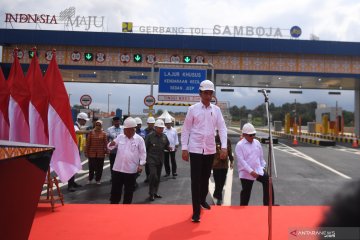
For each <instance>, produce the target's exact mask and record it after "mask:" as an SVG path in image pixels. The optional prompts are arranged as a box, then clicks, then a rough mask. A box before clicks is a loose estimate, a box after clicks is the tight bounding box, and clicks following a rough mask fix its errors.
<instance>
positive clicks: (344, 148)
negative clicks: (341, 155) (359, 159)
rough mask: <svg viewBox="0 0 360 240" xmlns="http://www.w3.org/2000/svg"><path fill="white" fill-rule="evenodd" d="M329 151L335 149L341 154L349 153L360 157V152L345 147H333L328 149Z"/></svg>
mask: <svg viewBox="0 0 360 240" xmlns="http://www.w3.org/2000/svg"><path fill="white" fill-rule="evenodd" d="M327 148H329V149H333V150H336V151H340V152H347V153H353V154H356V155H360V150H358V149H355V148H349V147H343V146H333V147H327Z"/></svg>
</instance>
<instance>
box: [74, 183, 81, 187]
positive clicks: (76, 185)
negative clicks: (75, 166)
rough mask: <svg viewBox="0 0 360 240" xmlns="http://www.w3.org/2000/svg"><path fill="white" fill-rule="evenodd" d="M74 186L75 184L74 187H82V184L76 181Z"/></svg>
mask: <svg viewBox="0 0 360 240" xmlns="http://www.w3.org/2000/svg"><path fill="white" fill-rule="evenodd" d="M73 186H74V188H79V187H82V186H81V185H80V184H77V183H74V184H73Z"/></svg>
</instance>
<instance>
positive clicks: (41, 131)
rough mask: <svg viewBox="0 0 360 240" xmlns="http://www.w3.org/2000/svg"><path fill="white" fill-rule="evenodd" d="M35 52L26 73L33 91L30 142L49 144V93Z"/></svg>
mask: <svg viewBox="0 0 360 240" xmlns="http://www.w3.org/2000/svg"><path fill="white" fill-rule="evenodd" d="M34 53H35V54H34V57H33V59H32V60H31V64H30V66H29V69H28V72H27V74H26V80H27V82H28V84H29V88H30V93H31V98H30V104H29V127H30V142H31V143H37V144H46V145H47V144H48V143H49V134H48V120H47V118H48V116H47V114H48V106H49V94H48V90H47V86H46V84H45V82H44V80H43V76H42V73H41V69H40V66H39V61H38V58H37V56H36V51H34Z"/></svg>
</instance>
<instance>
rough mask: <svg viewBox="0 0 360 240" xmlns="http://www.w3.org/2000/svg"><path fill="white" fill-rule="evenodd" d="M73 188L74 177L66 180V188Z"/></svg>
mask: <svg viewBox="0 0 360 240" xmlns="http://www.w3.org/2000/svg"><path fill="white" fill-rule="evenodd" d="M74 186H75V175H74V176H72V177H71V178H70V179H69V180H68V188H72V187H74Z"/></svg>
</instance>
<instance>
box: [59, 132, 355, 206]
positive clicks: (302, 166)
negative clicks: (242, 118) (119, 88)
mask: <svg viewBox="0 0 360 240" xmlns="http://www.w3.org/2000/svg"><path fill="white" fill-rule="evenodd" d="M228 134H229V135H228V136H229V138H230V140H231V143H232V146H233V151H234V148H235V145H236V143H237V142H238V140H239V133H238V132H237V131H233V130H229V133H228ZM263 149H264V157H265V158H266V159H265V160H267V158H268V145H263ZM274 156H275V163H276V164H275V165H276V173H277V176H275V173H273V183H274V191H275V202H276V203H278V204H280V205H281V206H284V205H285V206H306V205H326V204H328V203H330V202H331V200H332V199H333V198H334V195H335V194H336V193H337V192H340V191H341V190H342V188H343V186H344V184H346V183H347V182H349V181H351V180H357V179H359V178H360V177H359V173H358V169H360V149H353V148H351V145H350V144H348V145H347V144H343V145H342V146H339V145H337V146H335V147H320V146H316V145H312V144H305V143H299V145H297V146H292V143H291V141H289V140H286V139H281V138H280V139H279V144H274ZM176 159H177V165H178V171H177V172H178V176H177V177H176V179H174V178H173V177H162V179H161V183H160V187H159V194H160V195H162V196H163V198H161V199H156V200H155V201H154V202H150V201H149V200H148V191H149V187H148V184H147V183H144V179H145V173H142V175H141V176H140V177H139V178H138V180H137V182H138V183H139V187H138V188H137V189H136V191H135V192H134V198H133V203H134V204H191V192H190V164H189V163H188V162H185V161H183V160H182V159H181V151H177V153H176ZM273 168H275V167H273ZM87 169H88V166H87V160H86V159H85V158H84V157H83V170H82V171H81V172H80V173H78V174H77V183H79V184H81V185H82V187H81V188H78V189H77V191H76V192H68V191H67V186H66V184H65V185H63V184H61V186H62V187H61V191H62V193H63V194H64V197H65V203H90V204H91V203H94V204H95V203H98V204H100V203H101V204H106V203H109V197H110V188H111V183H110V181H109V180H110V169H109V162H108V160H106V162H105V166H104V172H103V177H102V180H101V181H102V184H101V185H96V184H91V185H87V184H86V182H87V176H88V173H87ZM164 172H165V171H164V170H163V171H162V176H163V175H164V174H165V173H164ZM213 187H214V184H213V179H212V178H211V179H210V183H209V189H210V193H211V194H209V195H208V202H209V203H213V198H212V191H213V190H212V189H213ZM240 191H241V183H240V180H239V178H238V173H237V169H236V161H235V167H234V169H233V170H229V172H228V179H227V182H226V186H225V190H224V205H239V204H240ZM249 205H262V187H261V184H260V183H258V182H255V183H254V186H253V190H252V195H251V199H250V203H249Z"/></svg>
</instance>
